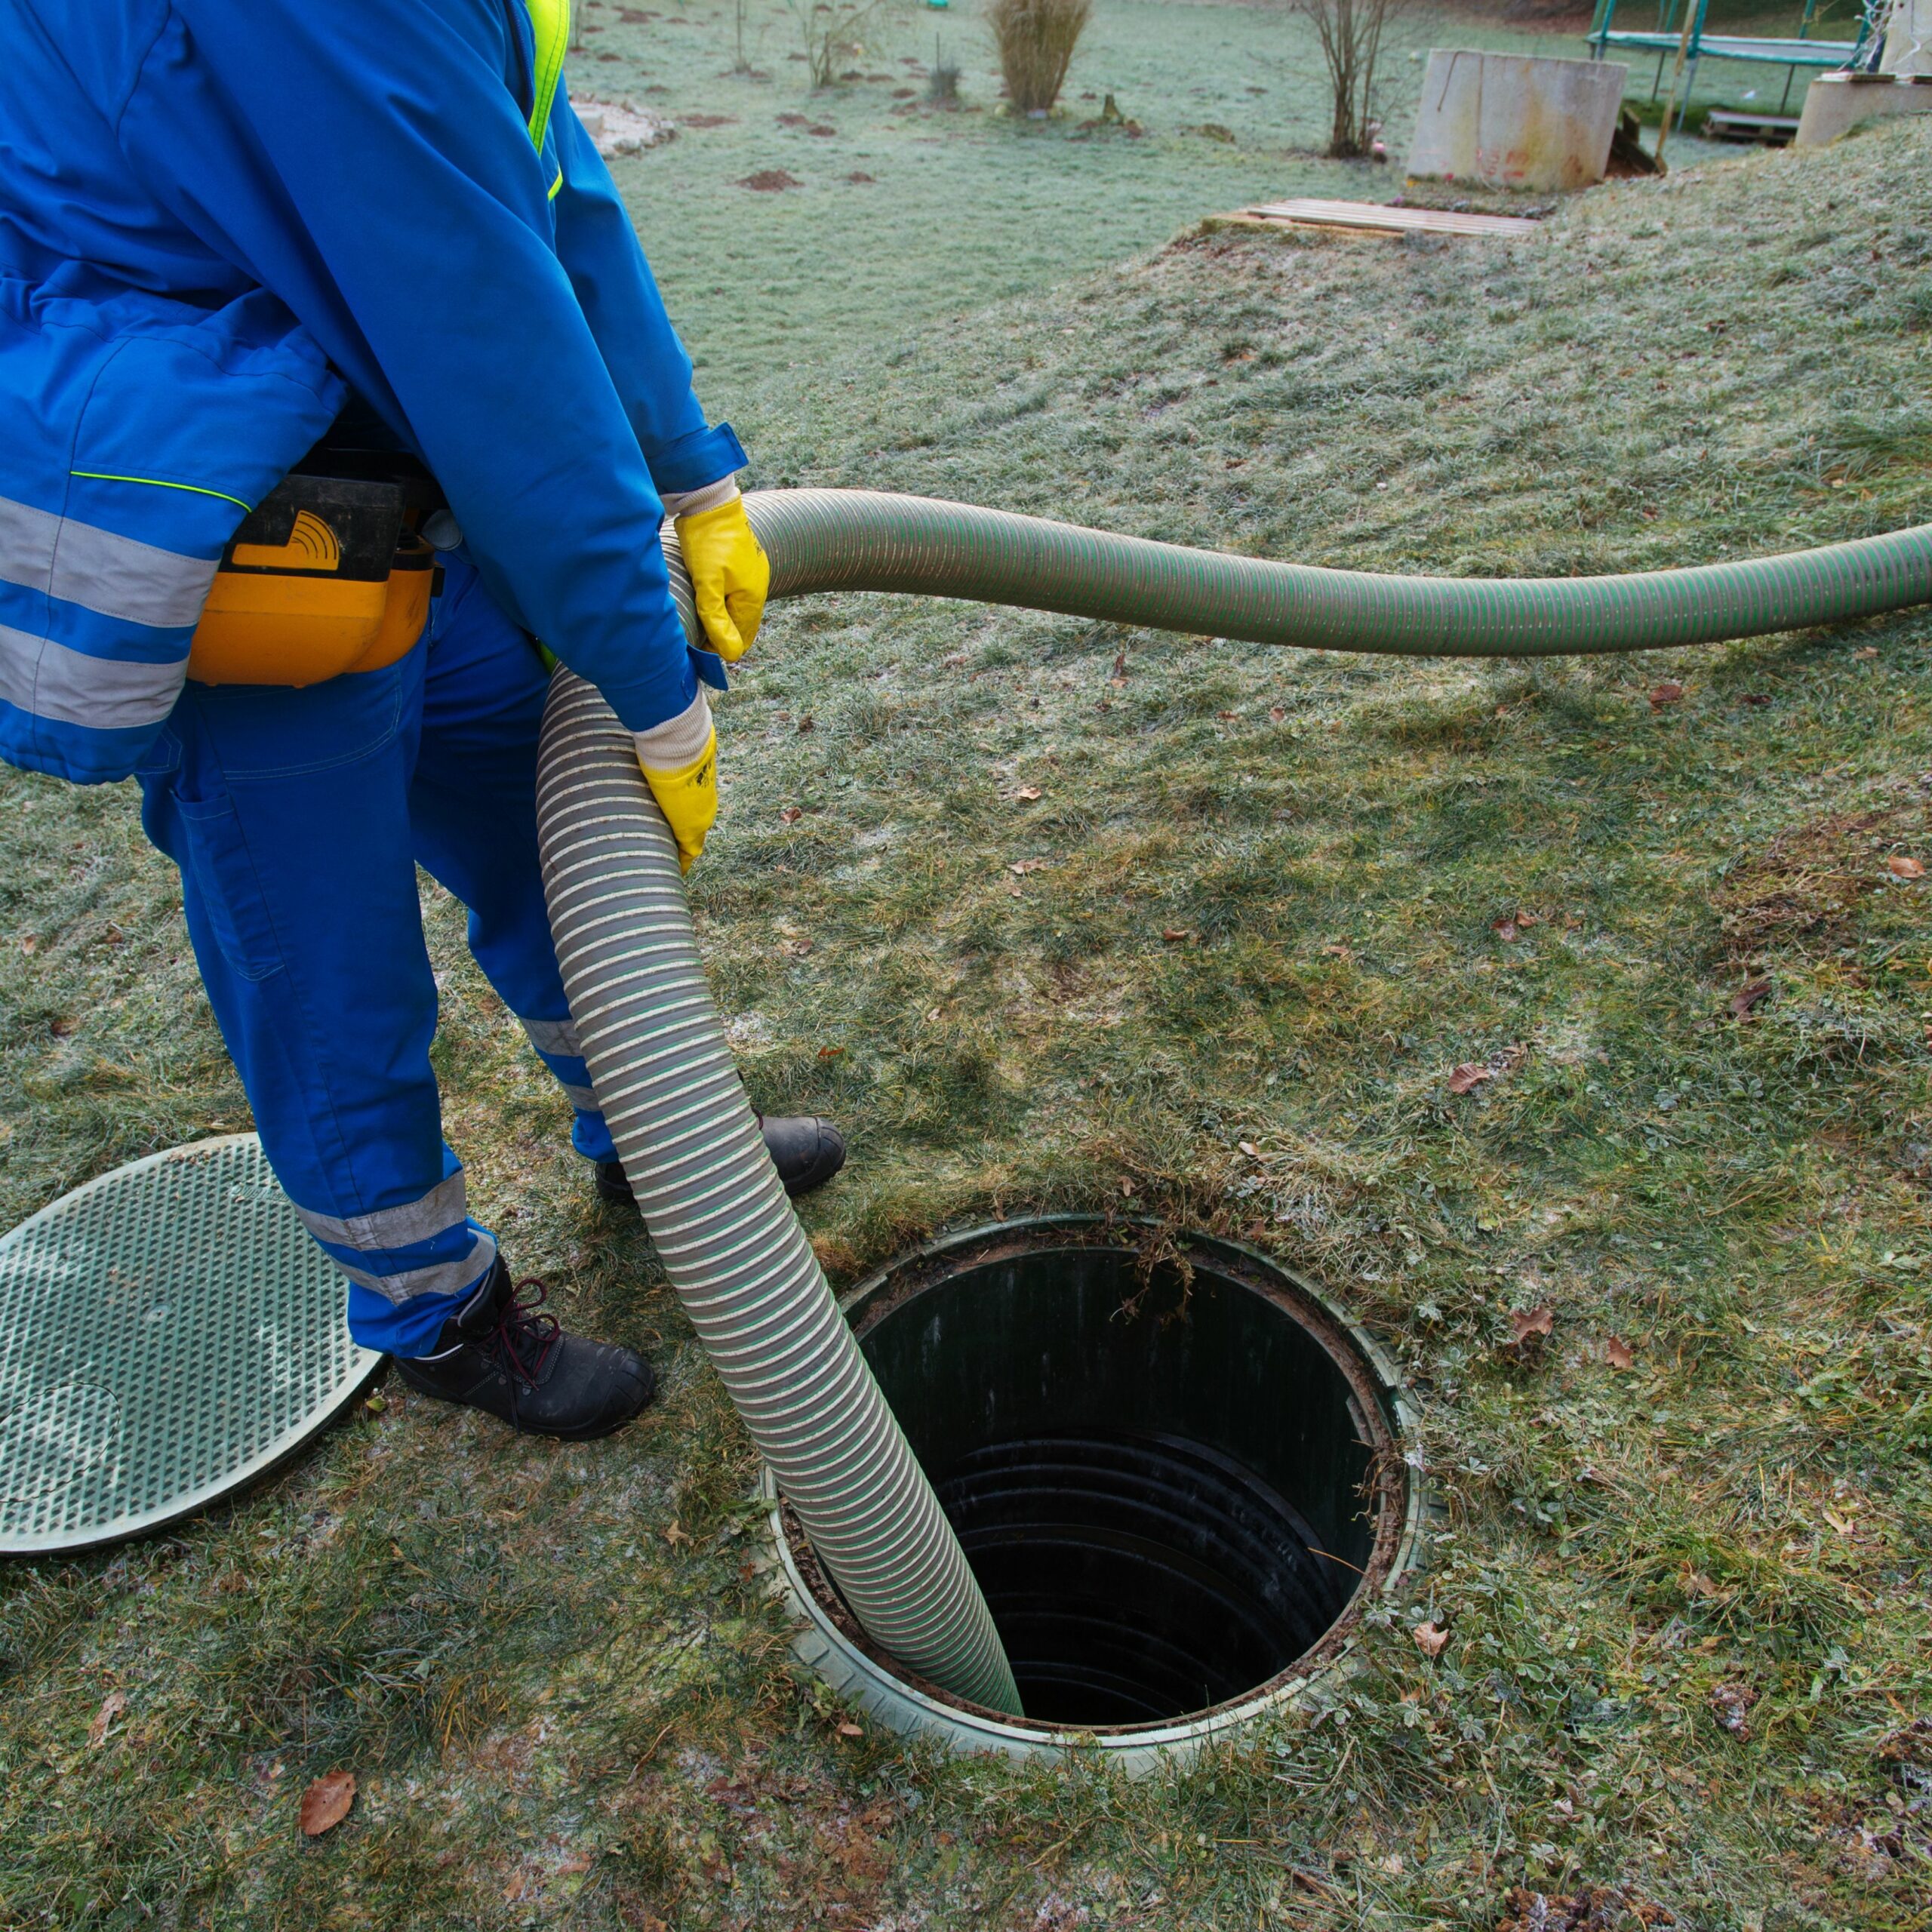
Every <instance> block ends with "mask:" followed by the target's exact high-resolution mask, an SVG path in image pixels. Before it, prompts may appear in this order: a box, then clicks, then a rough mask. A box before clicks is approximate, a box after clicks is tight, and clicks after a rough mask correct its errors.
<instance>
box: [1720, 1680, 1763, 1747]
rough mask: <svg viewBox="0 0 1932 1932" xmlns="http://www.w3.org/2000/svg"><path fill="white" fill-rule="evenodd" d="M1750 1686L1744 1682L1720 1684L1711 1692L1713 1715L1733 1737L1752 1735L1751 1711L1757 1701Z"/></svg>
mask: <svg viewBox="0 0 1932 1932" xmlns="http://www.w3.org/2000/svg"><path fill="white" fill-rule="evenodd" d="M1757 1701H1758V1700H1757V1698H1756V1697H1755V1695H1754V1694H1753V1693H1752V1690H1750V1688H1749V1686H1748V1685H1746V1684H1718V1685H1717V1686H1716V1687H1715V1688H1714V1689H1713V1690H1712V1692H1711V1715H1712V1717H1714V1718H1716V1719H1717V1721H1718V1723H1719V1724H1722V1725H1723V1726H1724V1729H1725V1730H1727V1731H1729V1732H1730V1734H1731V1736H1732V1737H1737V1738H1746V1737H1749V1736H1750V1735H1751V1725H1750V1722H1749V1712H1750V1709H1751V1706H1752V1705H1753V1704H1754V1703H1756V1702H1757Z"/></svg>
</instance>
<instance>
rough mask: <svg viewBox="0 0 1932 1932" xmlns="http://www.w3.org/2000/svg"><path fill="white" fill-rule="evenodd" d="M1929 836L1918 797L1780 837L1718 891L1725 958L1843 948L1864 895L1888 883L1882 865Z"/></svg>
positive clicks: (1931, 816)
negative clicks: (1777, 950)
mask: <svg viewBox="0 0 1932 1932" xmlns="http://www.w3.org/2000/svg"><path fill="white" fill-rule="evenodd" d="M1928 835H1932V811H1928V810H1927V804H1926V801H1925V800H1924V798H1923V796H1920V797H1915V798H1910V799H1908V800H1906V801H1902V802H1901V803H1900V804H1895V805H1887V806H1884V807H1882V808H1880V809H1878V810H1877V811H1865V812H1841V813H1835V814H1832V815H1831V816H1830V817H1826V818H1820V819H1813V820H1809V821H1807V823H1804V824H1802V825H1797V826H1792V829H1790V830H1789V831H1788V832H1780V834H1779V835H1778V836H1777V838H1774V839H1773V840H1772V841H1771V842H1770V844H1768V845H1767V846H1766V847H1765V848H1764V851H1762V852H1761V853H1759V854H1757V855H1756V856H1755V857H1752V858H1749V859H1746V860H1745V861H1744V862H1743V863H1742V864H1741V865H1740V866H1737V867H1736V868H1735V869H1734V870H1733V871H1732V872H1730V875H1728V876H1727V878H1724V880H1723V881H1721V883H1720V884H1719V885H1718V891H1717V894H1716V904H1717V909H1718V913H1719V915H1720V916H1721V922H1722V923H1721V931H1722V934H1723V941H1722V943H1723V947H1724V953H1725V955H1726V957H1727V958H1728V959H1730V961H1733V962H1734V963H1737V964H1742V963H1743V961H1746V960H1747V959H1749V958H1751V957H1752V955H1754V954H1755V953H1760V952H1764V951H1765V950H1767V949H1773V948H1778V947H1793V948H1795V949H1797V950H1798V951H1799V952H1804V953H1809V954H1817V953H1821V952H1829V950H1831V949H1832V948H1833V947H1835V946H1838V945H1839V944H1840V943H1842V942H1843V940H1844V937H1845V936H1846V934H1847V931H1849V929H1850V926H1851V924H1852V922H1853V920H1854V918H1855V916H1856V914H1857V908H1858V904H1859V902H1860V900H1862V899H1863V897H1865V895H1866V894H1867V893H1868V892H1872V891H1876V890H1877V889H1878V888H1879V887H1880V886H1881V885H1884V884H1888V883H1889V882H1890V878H1891V877H1892V875H1891V873H1890V871H1889V870H1888V869H1887V865H1886V860H1887V859H1888V858H1889V857H1892V856H1893V855H1894V854H1896V853H1898V852H1900V851H1904V850H1905V849H1906V848H1907V847H1912V848H1917V847H1919V846H1922V845H1924V844H1926V843H1927V840H1928Z"/></svg>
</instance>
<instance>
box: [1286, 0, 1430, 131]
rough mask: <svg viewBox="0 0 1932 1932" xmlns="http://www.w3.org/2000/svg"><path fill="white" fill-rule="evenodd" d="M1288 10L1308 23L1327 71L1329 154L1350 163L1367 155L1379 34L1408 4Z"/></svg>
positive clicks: (1311, 4)
mask: <svg viewBox="0 0 1932 1932" xmlns="http://www.w3.org/2000/svg"><path fill="white" fill-rule="evenodd" d="M1293 5H1294V11H1296V12H1297V13H1298V14H1301V15H1303V17H1305V18H1306V19H1307V20H1309V21H1310V22H1311V23H1312V24H1313V26H1314V28H1315V34H1316V35H1317V37H1318V38H1319V39H1320V41H1321V57H1322V60H1324V63H1326V64H1327V69H1328V85H1329V90H1330V93H1331V97H1332V100H1333V102H1334V119H1333V120H1332V121H1331V123H1330V125H1329V131H1328V152H1330V153H1331V155H1334V156H1335V157H1336V158H1337V159H1338V160H1342V161H1352V160H1354V159H1355V158H1356V157H1358V155H1364V154H1366V153H1367V152H1368V144H1369V138H1370V135H1371V131H1372V127H1371V123H1372V115H1371V100H1372V98H1373V97H1374V92H1375V69H1376V64H1377V62H1378V61H1379V60H1380V59H1381V57H1382V36H1383V31H1384V30H1385V29H1386V27H1387V26H1388V25H1389V22H1390V21H1391V20H1393V19H1394V18H1395V17H1396V15H1397V14H1402V13H1405V12H1407V10H1408V8H1409V6H1410V5H1411V0H1293Z"/></svg>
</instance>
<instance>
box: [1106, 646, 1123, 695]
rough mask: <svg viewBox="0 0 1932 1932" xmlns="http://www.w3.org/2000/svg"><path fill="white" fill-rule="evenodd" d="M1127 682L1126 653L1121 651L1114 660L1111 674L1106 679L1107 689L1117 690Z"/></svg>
mask: <svg viewBox="0 0 1932 1932" xmlns="http://www.w3.org/2000/svg"><path fill="white" fill-rule="evenodd" d="M1126 682H1127V653H1126V652H1125V651H1122V652H1121V654H1120V655H1119V656H1118V657H1116V658H1115V660H1114V669H1113V675H1112V677H1110V678H1108V680H1107V688H1108V689H1109V691H1118V690H1119V689H1120V688H1121V685H1124V684H1125V683H1126Z"/></svg>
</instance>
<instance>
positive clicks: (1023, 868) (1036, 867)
mask: <svg viewBox="0 0 1932 1932" xmlns="http://www.w3.org/2000/svg"><path fill="white" fill-rule="evenodd" d="M1046 863H1047V862H1046V860H1044V859H1015V860H1014V862H1013V863H1012V864H1011V865H1010V866H1008V867H1007V870H1008V872H1017V873H1018V874H1019V875H1020V877H1021V878H1025V877H1026V875H1027V874H1028V873H1029V872H1041V871H1043V870H1044V869H1045V866H1046Z"/></svg>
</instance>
